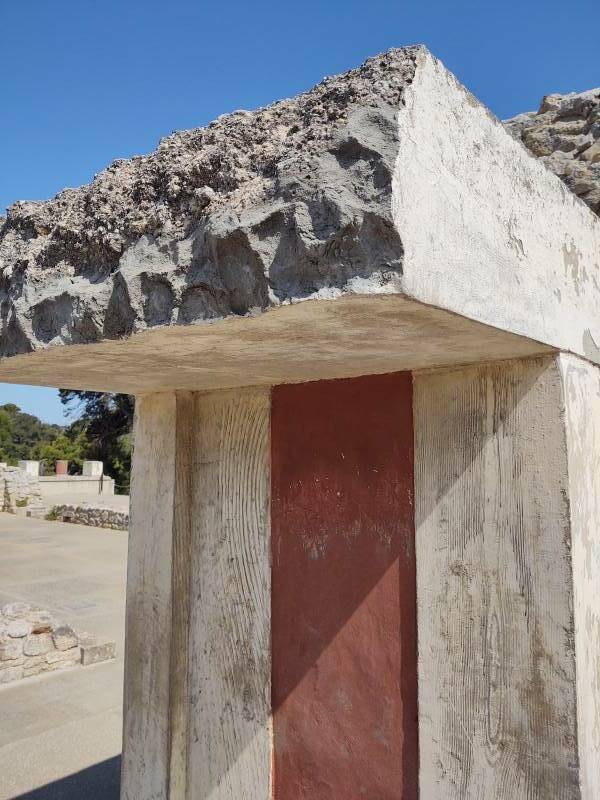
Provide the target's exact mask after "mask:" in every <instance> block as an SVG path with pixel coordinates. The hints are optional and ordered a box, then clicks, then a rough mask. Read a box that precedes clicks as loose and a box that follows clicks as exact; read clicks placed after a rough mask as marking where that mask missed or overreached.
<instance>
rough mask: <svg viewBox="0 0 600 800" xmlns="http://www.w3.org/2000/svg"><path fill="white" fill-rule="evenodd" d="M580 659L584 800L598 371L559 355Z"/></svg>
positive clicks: (599, 589)
mask: <svg viewBox="0 0 600 800" xmlns="http://www.w3.org/2000/svg"><path fill="white" fill-rule="evenodd" d="M559 363H560V367H561V371H562V375H563V380H564V390H565V398H564V401H565V409H566V430H567V445H568V453H569V507H570V513H571V548H572V558H573V589H574V613H575V652H576V654H577V722H578V725H577V729H578V739H579V763H580V769H581V778H580V780H581V796H582V798H583V800H595V798H597V797H598V795H599V794H600V536H599V532H600V369H599V368H598V367H596V366H594V365H593V364H590V363H588V362H586V361H583V360H582V359H579V358H577V357H575V356H569V355H561V356H560V358H559Z"/></svg>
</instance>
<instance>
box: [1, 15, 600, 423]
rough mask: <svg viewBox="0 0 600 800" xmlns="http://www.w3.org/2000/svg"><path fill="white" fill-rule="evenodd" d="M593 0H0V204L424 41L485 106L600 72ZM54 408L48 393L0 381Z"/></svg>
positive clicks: (598, 76)
mask: <svg viewBox="0 0 600 800" xmlns="http://www.w3.org/2000/svg"><path fill="white" fill-rule="evenodd" d="M599 31H600V3H599V2H598V0H594V2H592V1H591V0H580V2H578V3H577V4H576V5H572V4H568V3H565V2H564V0H561V2H555V1H554V0H529V2H527V0H520V2H517V1H516V0H502V2H500V1H499V2H496V3H490V2H467V1H466V0H455V1H454V2H451V0H445V2H442V1H441V0H413V2H410V3H409V2H404V1H402V2H399V1H398V0H394V1H391V0H362V2H358V1H357V0H344V1H343V2H342V0H321V2H317V1H316V0H302V2H286V0H269V2H266V1H265V0H244V1H243V2H241V1H240V2H238V1H237V0H236V1H235V2H234V1H233V0H221V2H207V0H204V1H203V2H193V1H192V0H169V2H165V0H161V1H160V2H157V0H127V2H124V0H102V2H101V3H98V2H92V0H76V1H74V0H58V2H49V0H21V2H18V3H11V2H9V1H8V0H4V1H3V2H2V0H0V74H1V75H2V78H1V84H2V91H1V103H2V123H1V124H0V213H2V209H4V208H5V207H6V206H7V205H9V204H10V203H12V202H14V201H15V200H18V199H25V198H27V199H42V198H45V197H49V196H51V195H53V194H55V193H56V192H57V191H59V190H60V189H63V188H64V187H65V186H77V185H79V184H81V183H86V182H88V181H89V180H90V179H91V178H92V177H93V176H94V173H96V172H98V171H99V170H101V169H102V168H103V167H104V166H105V165H106V164H108V163H109V162H110V161H112V160H113V159H115V158H123V157H127V156H131V155H134V154H136V153H145V152H148V151H149V150H152V149H153V148H154V147H155V145H156V143H157V141H158V139H159V138H160V137H161V136H164V135H166V134H168V133H170V132H171V131H173V130H177V129H180V128H190V127H193V126H196V125H203V124H205V123H207V122H209V121H210V120H211V119H213V118H214V117H216V116H218V115H219V114H223V113H225V112H228V111H233V110H235V109H239V108H247V109H252V108H255V107H257V106H260V105H264V104H266V103H269V102H271V101H273V100H276V99H278V98H280V97H285V96H290V95H293V94H296V93H297V92H299V91H301V90H303V89H307V88H309V87H310V86H311V85H313V84H314V83H316V82H317V81H319V80H320V79H321V78H323V77H324V76H325V75H331V74H334V73H336V72H341V71H343V70H345V69H348V68H350V67H353V66H356V65H357V64H359V63H361V61H363V60H364V59H365V58H367V57H368V56H369V55H373V54H375V53H377V52H380V51H382V50H386V49H387V48H389V47H397V46H401V45H405V44H415V43H421V42H422V43H425V44H426V45H427V46H428V47H429V49H430V50H432V52H433V53H434V54H435V55H437V56H438V57H439V58H441V59H442V61H444V63H445V64H446V66H447V67H449V68H450V69H451V70H453V71H454V72H455V73H456V74H457V75H458V77H459V78H460V80H461V81H462V82H463V83H465V84H466V85H467V86H468V87H469V89H471V91H473V92H474V94H475V95H477V96H478V97H479V98H480V99H481V100H483V101H484V102H485V103H486V104H487V105H488V106H489V107H490V108H491V109H492V110H493V111H494V112H495V113H496V114H497V115H498V116H500V117H508V116H511V115H513V114H516V113H518V112H520V111H525V110H528V109H531V108H535V107H536V106H537V105H538V102H539V100H540V98H541V96H542V95H543V94H545V93H549V92H567V91H577V90H583V89H587V88H592V87H595V86H598V85H600V40H599V37H598V32H599ZM1 402H16V403H17V404H18V405H20V406H21V407H22V408H23V409H24V410H27V411H29V412H31V413H35V414H37V415H38V416H40V417H41V418H42V419H45V420H48V421H61V420H62V409H61V406H60V403H59V401H58V398H57V395H56V392H55V391H53V390H48V389H35V388H31V387H8V386H6V385H4V384H0V403H1Z"/></svg>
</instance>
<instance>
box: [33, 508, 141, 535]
mask: <svg viewBox="0 0 600 800" xmlns="http://www.w3.org/2000/svg"><path fill="white" fill-rule="evenodd" d="M46 519H55V520H60V521H61V522H73V523H75V524H77V525H91V526H92V527H95V528H112V529H113V530H117V531H126V530H127V529H128V527H129V514H127V513H126V512H124V511H116V510H115V509H113V508H104V507H102V506H96V505H92V504H88V503H84V504H82V505H59V506H54V507H53V508H52V510H51V511H50V512H49V513H48V514H47V515H46Z"/></svg>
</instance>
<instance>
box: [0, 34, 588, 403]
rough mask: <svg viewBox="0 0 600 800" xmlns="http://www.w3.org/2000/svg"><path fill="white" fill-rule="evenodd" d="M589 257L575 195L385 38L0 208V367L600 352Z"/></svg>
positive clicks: (195, 379)
mask: <svg viewBox="0 0 600 800" xmlns="http://www.w3.org/2000/svg"><path fill="white" fill-rule="evenodd" d="M215 165H219V166H218V167H216V166H215ZM199 180H202V181H203V184H202V186H199V185H197V184H198V181H199ZM157 187H163V188H162V189H157ZM598 253H600V221H599V220H598V218H597V217H596V216H595V215H594V214H593V213H592V211H591V210H590V209H589V208H587V207H586V206H585V205H584V204H583V203H582V202H581V201H579V200H578V199H577V198H576V197H575V196H574V195H572V194H570V192H569V191H568V190H567V189H566V188H565V186H564V185H563V184H562V183H561V181H560V180H559V179H558V178H557V177H556V176H554V175H552V174H551V173H550V172H548V171H547V170H546V169H545V168H544V166H543V165H542V164H540V163H539V162H538V161H536V160H535V159H534V158H533V157H531V156H530V155H529V154H528V153H527V152H526V150H525V149H524V148H523V147H522V146H521V145H520V144H519V143H518V142H516V141H515V140H514V139H513V138H512V137H511V136H510V135H509V134H508V133H507V132H506V131H505V129H504V127H503V126H502V125H501V124H500V122H499V121H498V120H496V119H495V118H493V117H492V115H491V114H490V113H489V112H488V111H487V109H485V108H484V107H483V106H482V105H481V104H479V103H478V102H477V101H476V100H475V99H474V98H473V97H472V96H471V95H470V94H469V93H468V92H467V91H466V90H465V89H464V88H463V87H462V86H460V84H458V82H457V81H456V79H455V78H454V77H453V76H452V75H451V74H450V73H449V72H448V71H447V70H446V69H445V68H444V67H443V66H442V65H441V64H440V63H439V62H438V61H436V60H435V59H434V58H433V57H432V56H431V55H430V54H429V53H428V52H427V51H426V50H425V49H424V48H406V49H404V50H394V51H390V52H389V53H386V54H383V55H381V56H377V57H376V58H374V59H370V60H369V61H367V62H366V63H365V64H364V65H363V66H362V67H360V68H359V69H357V70H353V71H351V72H349V73H347V74H345V75H342V76H337V77H335V78H331V79H328V80H327V81H325V82H324V83H322V84H320V85H319V86H317V87H315V88H314V89H313V90H311V91H310V92H308V93H306V94H304V95H301V96H299V97H297V98H294V99H293V100H290V101H283V102H281V103H278V104H275V105H273V106H269V107H268V108H265V109H260V110H258V111H256V112H252V113H244V114H234V115H230V116H229V117H224V118H221V119H220V120H218V121H217V122H216V123H214V124H213V125H212V126H209V128H207V129H198V130H196V131H191V132H185V133H180V134H176V135H174V136H173V137H170V138H169V139H167V140H165V141H164V142H162V143H161V144H160V146H159V148H158V149H157V151H156V152H155V153H153V154H151V155H150V156H147V157H145V158H142V159H137V160H132V161H128V162H125V161H124V162H118V163H116V164H114V165H112V166H111V167H110V168H109V169H108V170H106V171H105V172H104V173H102V174H101V175H100V176H98V178H97V179H96V180H95V182H94V183H93V184H91V185H90V186H88V187H82V188H81V189H77V190H72V191H69V192H65V193H63V194H61V195H59V196H58V197H57V198H55V199H54V200H52V201H48V202H47V203H22V204H17V205H15V206H14V207H12V208H11V209H10V210H9V214H8V217H7V219H6V220H5V222H4V223H3V224H2V228H1V233H0V269H1V276H2V280H1V281H0V310H1V314H0V318H1V324H2V327H1V332H0V355H3V356H6V357H7V358H4V359H2V361H0V380H3V381H9V382H22V383H24V382H28V383H38V384H45V385H56V384H59V385H65V386H71V387H74V388H77V387H82V388H83V387H84V388H92V389H98V390H116V391H124V392H129V393H139V392H151V391H165V390H173V389H191V390H198V389H212V388H215V389H216V388H227V387H232V386H239V385H249V384H252V385H256V384H268V383H272V384H277V383H287V382H296V381H303V380H318V379H323V378H333V377H351V376H356V375H360V374H365V373H374V372H385V371H391V370H404V369H416V368H426V367H431V366H443V365H448V364H461V363H469V362H473V361H478V360H483V359H486V358H487V359H488V360H493V359H496V358H511V357H514V358H518V357H521V356H522V355H524V354H525V350H527V349H528V350H529V354H532V353H533V352H538V353H539V352H543V350H544V349H549V350H550V349H561V350H565V351H570V352H572V353H574V354H577V355H579V356H582V357H585V358H587V359H589V360H590V361H592V362H595V363H600V328H599V326H598V316H597V308H598V306H599V304H600V277H599V276H600V266H599V256H598ZM24 265H25V266H24ZM65 345H67V346H65ZM536 348H537V350H536ZM8 356H11V357H12V358H8ZM291 365H293V368H292V367H291Z"/></svg>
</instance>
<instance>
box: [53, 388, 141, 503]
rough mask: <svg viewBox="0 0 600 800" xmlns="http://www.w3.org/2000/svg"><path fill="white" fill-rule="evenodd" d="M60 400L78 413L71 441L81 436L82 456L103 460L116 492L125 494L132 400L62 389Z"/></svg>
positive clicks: (128, 471) (129, 465) (112, 395)
mask: <svg viewBox="0 0 600 800" xmlns="http://www.w3.org/2000/svg"><path fill="white" fill-rule="evenodd" d="M60 399H61V401H62V402H63V403H64V405H65V406H66V407H67V408H69V409H70V410H71V411H72V412H73V413H77V419H76V420H75V421H74V422H73V423H72V425H71V426H70V427H69V433H70V436H71V438H73V437H75V438H76V437H77V436H80V435H83V436H84V437H85V441H86V442H87V446H86V450H85V457H86V458H90V459H95V460H98V461H103V462H104V468H105V471H106V473H107V474H108V475H110V476H111V477H112V478H114V479H115V483H116V486H117V492H118V493H120V494H128V493H129V475H130V471H131V428H132V423H133V409H134V400H133V397H130V396H129V395H126V394H109V393H104V392H83V391H77V390H74V389H61V390H60Z"/></svg>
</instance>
